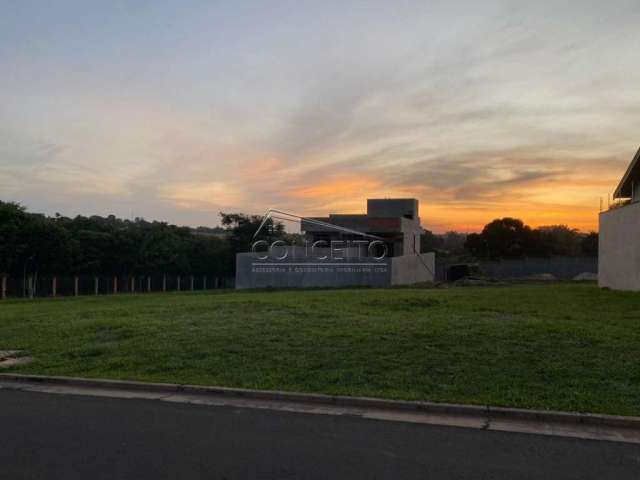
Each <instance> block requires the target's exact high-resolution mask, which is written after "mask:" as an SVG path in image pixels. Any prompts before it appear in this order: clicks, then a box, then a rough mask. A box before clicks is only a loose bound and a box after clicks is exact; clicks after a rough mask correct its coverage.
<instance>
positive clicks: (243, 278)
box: [235, 247, 435, 289]
mask: <svg viewBox="0 0 640 480" xmlns="http://www.w3.org/2000/svg"><path fill="white" fill-rule="evenodd" d="M293 250H294V249H292V248H291V247H289V248H288V252H289V254H290V255H291V256H289V257H288V258H286V259H284V260H275V259H273V258H271V259H265V260H260V259H259V258H257V256H256V254H254V253H239V254H237V255H236V282H235V286H236V288H239V289H245V288H316V287H353V286H355V287H358V286H361V287H364V286H367V287H388V286H390V285H411V284H415V283H420V282H432V281H433V280H434V275H433V272H435V254H434V253H424V254H422V255H421V256H420V257H421V258H422V262H424V264H423V263H422V262H421V261H420V258H418V256H417V255H406V256H402V257H390V258H385V259H382V260H376V259H374V258H370V257H363V258H357V256H356V253H355V252H349V253H352V254H353V255H352V256H351V258H349V257H348V256H346V255H345V259H344V260H336V259H333V260H332V259H331V258H330V256H329V258H328V259H326V260H319V259H318V258H313V257H309V258H305V255H304V249H295V251H296V252H295V253H296V254H295V255H294V251H293ZM319 251H320V252H322V251H321V250H319ZM425 264H426V268H425Z"/></svg>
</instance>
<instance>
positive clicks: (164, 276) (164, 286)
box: [162, 274, 167, 292]
mask: <svg viewBox="0 0 640 480" xmlns="http://www.w3.org/2000/svg"><path fill="white" fill-rule="evenodd" d="M162 291H163V292H166V291H167V275H166V274H163V275H162Z"/></svg>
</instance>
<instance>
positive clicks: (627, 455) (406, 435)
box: [0, 390, 640, 480]
mask: <svg viewBox="0 0 640 480" xmlns="http://www.w3.org/2000/svg"><path fill="white" fill-rule="evenodd" d="M0 478H2V479H11V480H19V479H24V478H34V479H60V478H64V479H82V480H86V479H103V478H104V479H110V480H111V479H124V478H126V479H135V480H143V479H154V480H158V479H164V478H167V479H191V478H206V479H238V478H242V479H290V478H304V479H307V478H310V479H332V480H333V479H342V478H344V479H350V480H353V479H369V478H370V479H382V478H390V479H394V480H397V479H412V478H420V479H466V478H469V479H474V480H479V479H508V480H514V479H534V478H535V479H538V478H539V479H545V480H550V479H555V478H558V479H588V478H593V479H598V480H604V479H615V480H623V479H634V480H637V479H638V478H640V445H634V444H623V443H612V442H602V441H594V440H576V439H569V438H558V437H546V436H539V435H527V434H517V433H501V432H489V431H481V430H471V429H462V428H453V427H439V426H429V425H418V424H410V423H395V422H385V421H376V420H365V419H360V418H355V417H344V416H326V415H312V414H298V413H287V412H275V411H269V410H253V409H240V408H232V407H211V406H200V405H188V404H179V403H176V404H171V403H167V402H158V401H153V400H127V399H113V398H97V397H83V396H73V395H55V394H45V393H33V392H21V391H12V390H0Z"/></svg>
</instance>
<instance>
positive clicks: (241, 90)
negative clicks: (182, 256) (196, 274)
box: [0, 0, 640, 232]
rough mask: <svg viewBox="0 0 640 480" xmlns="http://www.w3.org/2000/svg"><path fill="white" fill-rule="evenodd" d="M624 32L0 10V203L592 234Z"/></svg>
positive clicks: (306, 7)
mask: <svg viewBox="0 0 640 480" xmlns="http://www.w3.org/2000/svg"><path fill="white" fill-rule="evenodd" d="M638 25H640V2H638V1H637V0H629V1H626V0H610V1H608V2H602V1H590V0H581V1H553V2H551V1H548V2H544V1H541V2H530V1H527V2H518V1H496V0H486V1H483V2H478V1H476V0H473V1H446V2H439V1H427V0H422V1H417V2H403V1H394V2H389V1H384V2H376V1H363V2H355V1H351V2H342V1H341V2H333V1H328V0H324V1H315V2H307V1H303V0H302V1H301V0H298V1H291V2H288V1H287V2H285V1H276V0H273V1H264V2H261V1H248V0H247V1H242V2H237V1H236V2H215V1H208V2H204V1H191V0H187V1H184V0H183V1H163V0H153V1H146V0H137V1H130V2H129V1H117V0H112V1H110V2H103V1H100V2H98V1H91V0H83V1H64V0H60V1H56V2H41V1H36V2H33V1H28V0H27V1H20V2H17V1H13V0H0V199H1V200H5V201H7V200H12V201H18V202H20V203H22V204H24V205H26V206H27V207H28V208H29V209H30V210H32V211H37V212H44V213H47V214H54V213H56V212H60V213H61V214H63V215H77V214H83V215H91V214H98V215H107V214H115V215H118V216H121V217H125V218H130V217H144V218H146V219H148V220H153V219H157V220H164V221H169V222H171V223H177V224H180V225H193V226H197V225H208V226H213V225H216V224H218V223H219V212H220V211H223V212H244V213H249V214H262V213H264V212H265V211H266V210H267V209H268V208H270V207H273V208H277V209H280V210H284V211H289V212H292V213H295V214H298V215H323V214H326V213H329V212H332V213H362V212H364V210H365V208H366V199H367V198H393V197H411V198H418V199H419V201H420V216H421V220H422V224H423V226H424V227H425V228H427V229H430V230H433V231H435V232H444V231H447V230H458V231H477V230H480V229H481V228H482V226H483V225H484V224H486V223H488V222H489V221H491V220H493V219H494V218H499V217H504V216H515V217H518V218H521V219H522V220H523V221H525V223H527V224H529V225H532V226H540V225H551V224H567V225H569V226H571V227H575V228H578V229H580V230H582V231H589V230H594V229H597V217H598V212H599V208H600V199H601V198H602V199H603V201H604V203H605V205H606V202H607V195H608V194H609V193H610V192H613V190H614V189H615V186H616V185H617V183H618V181H619V179H620V177H621V176H622V174H623V173H624V171H625V169H626V167H627V165H628V163H629V162H630V161H631V159H632V157H633V155H634V154H635V152H636V150H637V149H638V147H639V146H640V130H639V129H638V126H639V125H640V62H639V60H640V28H638Z"/></svg>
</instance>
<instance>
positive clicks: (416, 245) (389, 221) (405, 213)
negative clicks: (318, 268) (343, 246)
mask: <svg viewBox="0 0 640 480" xmlns="http://www.w3.org/2000/svg"><path fill="white" fill-rule="evenodd" d="M418 208H419V203H418V200H417V199H415V198H389V199H386V198H385V199H378V198H372V199H368V200H367V213H364V214H355V215H354V214H337V213H331V214H329V215H328V216H327V217H312V218H310V219H308V220H303V221H302V224H301V226H300V229H301V231H302V232H304V234H305V237H306V240H307V242H308V243H313V242H316V241H320V240H324V241H326V242H330V241H332V240H357V239H359V238H362V236H361V235H359V234H358V233H357V232H359V233H366V234H368V235H371V236H375V237H378V238H380V239H381V240H382V241H384V243H385V244H386V245H387V252H388V253H387V254H388V256H390V257H399V256H402V255H411V254H419V253H420V235H422V233H423V229H422V227H421V226H420V216H419V214H418ZM315 222H318V223H315ZM333 226H335V227H343V228H344V229H346V230H353V231H354V232H348V231H346V230H345V231H341V230H338V229H336V228H332V227H333Z"/></svg>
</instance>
